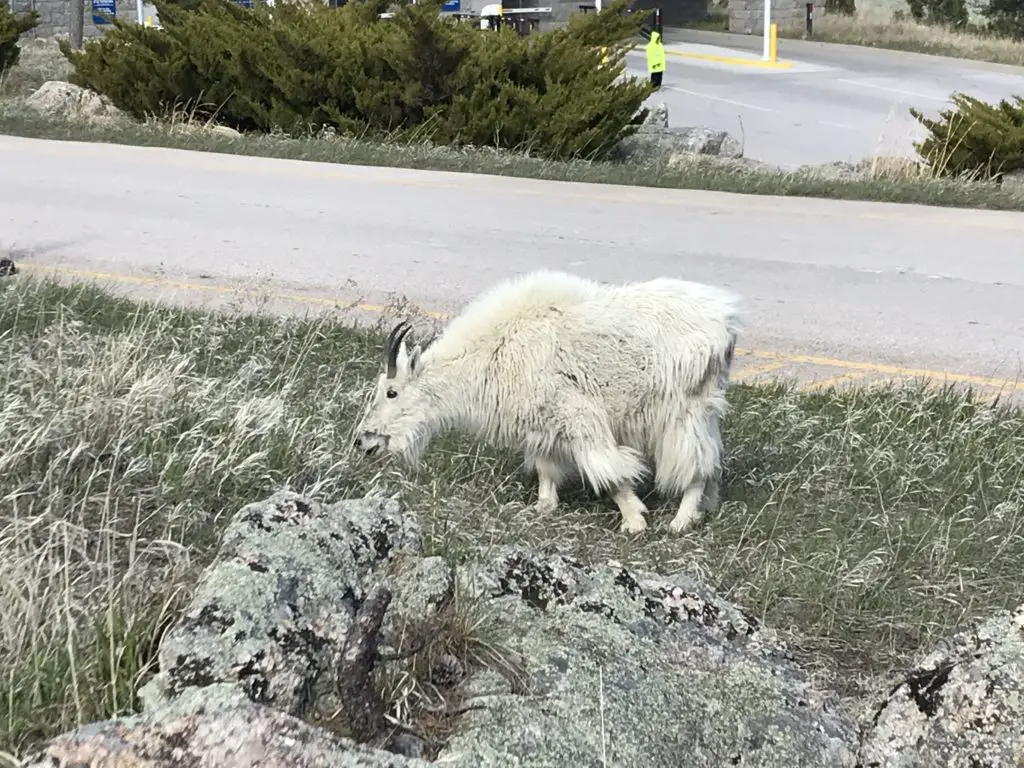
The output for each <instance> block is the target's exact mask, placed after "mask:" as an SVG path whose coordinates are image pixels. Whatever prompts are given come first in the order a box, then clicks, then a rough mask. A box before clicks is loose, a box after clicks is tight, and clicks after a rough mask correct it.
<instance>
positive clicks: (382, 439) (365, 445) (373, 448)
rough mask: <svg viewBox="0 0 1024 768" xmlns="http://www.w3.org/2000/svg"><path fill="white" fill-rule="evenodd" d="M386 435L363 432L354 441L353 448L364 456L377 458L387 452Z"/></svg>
mask: <svg viewBox="0 0 1024 768" xmlns="http://www.w3.org/2000/svg"><path fill="white" fill-rule="evenodd" d="M387 447H388V437H387V435H379V434H377V433H376V432H363V433H362V434H361V435H359V436H358V437H357V438H356V440H355V448H356V450H358V451H362V452H363V453H364V454H365V455H366V456H370V457H372V456H377V455H379V454H381V453H383V452H384V451H385V450H387Z"/></svg>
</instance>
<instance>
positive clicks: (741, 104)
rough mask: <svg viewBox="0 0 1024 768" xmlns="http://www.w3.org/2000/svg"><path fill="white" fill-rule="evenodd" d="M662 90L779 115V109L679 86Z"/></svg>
mask: <svg viewBox="0 0 1024 768" xmlns="http://www.w3.org/2000/svg"><path fill="white" fill-rule="evenodd" d="M661 87H662V88H664V89H666V90H669V91H676V92H677V93H686V94H689V95H690V96H696V97H697V98H699V99H708V100H709V101H720V102H722V103H723V104H732V105H733V106H734V107H743V109H753V110H756V111H757V112H771V113H777V112H778V111H779V110H777V109H769V108H768V107H759V106H757V105H756V104H747V103H746V102H745V101H735V100H733V99H726V98H723V97H721V96H709V95H708V94H706V93H698V92H697V91H688V90H687V89H685V88H680V87H679V86H678V85H663V86H661Z"/></svg>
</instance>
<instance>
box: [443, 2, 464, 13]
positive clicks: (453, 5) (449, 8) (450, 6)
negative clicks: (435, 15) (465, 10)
mask: <svg viewBox="0 0 1024 768" xmlns="http://www.w3.org/2000/svg"><path fill="white" fill-rule="evenodd" d="M460 10H462V0H446V1H445V2H444V3H442V4H441V13H445V12H447V13H458V12H459V11H460Z"/></svg>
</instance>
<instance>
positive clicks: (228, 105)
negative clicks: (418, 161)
mask: <svg viewBox="0 0 1024 768" xmlns="http://www.w3.org/2000/svg"><path fill="white" fill-rule="evenodd" d="M624 5H625V0H618V2H616V3H615V4H614V5H612V6H611V7H609V8H607V9H606V10H604V11H602V12H601V13H599V14H586V15H584V14H577V15H575V16H574V18H572V20H571V21H570V23H569V24H568V25H567V26H566V27H564V28H561V29H557V30H552V31H549V32H543V33H535V34H533V35H530V36H528V37H519V36H518V35H517V34H516V33H515V32H514V31H512V30H511V29H501V30H499V31H482V30H480V29H479V28H478V27H476V26H474V25H471V24H466V23H458V22H455V21H454V20H451V19H446V18H443V17H442V16H441V15H440V13H439V9H440V0H425V1H424V2H419V3H417V4H416V5H405V6H403V7H400V8H399V9H398V10H397V11H395V15H394V16H393V17H392V18H390V19H380V18H378V14H379V12H380V11H382V10H383V9H384V7H385V3H384V2H376V1H374V2H351V3H348V4H347V5H345V6H342V7H341V8H329V7H326V6H322V5H320V4H318V3H316V4H314V3H309V4H300V3H298V2H288V1H285V2H278V3H276V4H275V6H274V7H273V8H267V7H264V6H262V5H261V4H259V3H255V4H254V6H253V7H252V8H251V9H247V8H243V7H241V6H239V5H237V4H235V3H234V2H231V0H156V6H157V12H158V14H159V17H160V23H161V25H162V27H163V28H162V29H154V28H146V27H142V26H139V25H136V24H127V23H123V22H121V21H119V20H115V21H114V23H113V29H111V30H110V31H109V32H108V33H107V34H106V35H104V36H103V37H101V38H98V39H95V40H90V41H89V42H87V43H86V45H85V46H84V48H83V49H82V50H81V51H77V52H74V51H71V49H70V48H69V47H68V46H67V45H66V44H64V43H62V44H61V50H62V52H63V53H64V55H65V56H66V57H67V58H68V60H69V61H70V62H71V63H72V64H73V65H74V67H75V72H74V74H73V75H72V77H71V81H72V82H73V83H75V84H77V85H81V86H84V87H88V88H90V89H92V90H94V91H97V92H98V93H102V94H104V95H106V96H107V97H109V98H110V99H111V101H112V102H113V103H114V104H115V105H117V106H118V107H120V108H121V109H123V110H125V111H126V112H128V113H129V114H131V115H133V116H135V117H137V118H143V117H146V116H149V115H157V116H164V115H167V114H168V112H169V111H171V110H173V109H175V108H181V107H186V106H187V107H188V109H189V110H190V111H194V112H195V114H197V115H198V116H199V117H201V118H204V119H205V118H209V117H214V118H215V119H216V120H217V122H220V123H222V124H224V125H228V126H231V127H233V128H236V129H238V130H240V131H243V132H245V131H263V132H269V131H274V130H278V131H283V132H285V133H287V134H292V135H294V134H300V133H308V132H310V131H313V132H316V131H319V130H322V129H323V128H327V127H329V128H333V129H335V130H337V131H339V132H341V133H359V134H363V135H367V134H369V135H375V134H378V135H379V134H385V133H389V134H396V133H397V134H399V135H405V136H409V137H412V136H416V137H419V138H426V139H430V140H432V141H434V142H436V143H442V144H455V145H459V144H471V145H477V146H495V147H500V148H517V149H528V150H530V151H532V152H533V153H535V154H537V155H540V156H543V157H548V158H558V159H565V158H575V157H601V156H603V155H604V154H605V153H606V152H607V151H608V150H609V149H611V147H612V146H613V145H614V144H616V143H617V142H618V141H619V140H621V139H622V138H623V137H624V136H627V135H629V134H630V133H632V132H634V131H635V130H636V127H635V124H634V116H635V115H636V114H637V113H638V112H639V111H640V110H641V105H642V104H643V101H644V99H645V98H646V97H647V96H648V95H649V93H650V92H651V90H650V85H649V83H648V82H647V81H646V80H632V79H629V80H623V81H621V82H617V78H618V76H619V75H620V74H621V73H622V71H623V69H624V66H625V65H624V57H625V53H626V51H627V50H628V49H629V48H630V47H631V46H632V44H633V42H634V41H635V40H636V38H637V34H638V30H639V28H640V26H641V24H642V23H643V20H644V18H646V15H647V14H641V13H635V14H625V13H622V12H621V11H622V7H623V6H624ZM602 46H604V47H606V49H607V50H606V54H607V55H608V61H607V63H606V64H605V66H600V64H601V55H602V54H601V52H600V51H599V48H601V47H602Z"/></svg>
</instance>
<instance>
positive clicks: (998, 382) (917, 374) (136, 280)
mask: <svg viewBox="0 0 1024 768" xmlns="http://www.w3.org/2000/svg"><path fill="white" fill-rule="evenodd" d="M17 266H18V269H19V270H21V269H25V270H28V271H38V272H50V273H53V274H54V275H63V276H66V277H77V278H81V279H85V280H94V281H100V282H112V283H123V284H126V285H141V286H148V287H152V288H174V289H178V290H182V291H200V292H205V293H210V294H215V295H221V296H229V295H235V296H237V295H245V296H253V297H256V298H260V299H264V300H268V299H269V300H274V301H286V302H293V303H296V304H311V305H319V306H324V307H331V308H334V309H348V310H353V309H354V310H359V311H362V312H372V313H376V314H384V313H386V312H388V311H390V309H391V308H389V307H386V306H384V305H381V304H364V303H351V302H346V301H344V300H342V299H328V298H323V297H320V296H302V295H300V294H289V293H277V292H274V291H267V290H260V289H253V288H241V287H237V288H234V287H231V286H225V285H215V284H203V283H190V282H184V281H181V280H169V279H166V278H162V277H144V276H140V275H124V274H120V273H117V272H98V271H93V270H83V269H70V268H67V267H56V266H49V265H46V264H30V263H29V264H26V263H24V262H19V263H18V265H17ZM411 312H412V313H413V314H417V315H419V316H421V317H425V318H430V319H433V320H448V319H450V318H451V317H452V315H451V314H450V313H447V312H437V311H432V310H422V309H418V308H417V309H415V310H411ZM736 355H737V357H752V358H756V359H760V360H765V361H770V362H766V363H765V365H763V366H758V367H755V368H753V369H748V370H747V371H738V372H737V373H738V374H740V375H743V374H746V375H755V374H756V373H758V372H767V371H768V370H777V369H779V368H783V367H785V366H786V365H814V366H823V367H827V368H839V369H840V370H844V371H849V372H852V373H860V374H862V376H867V375H868V374H884V375H888V376H892V377H895V378H922V379H929V380H937V381H944V382H955V383H959V384H973V385H975V386H979V387H994V388H998V389H1003V390H1008V391H1011V392H1013V391H1024V381H1012V380H1010V379H996V378H990V377H987V376H974V375H970V374H964V373H949V372H946V371H934V370H929V369H927V368H904V367H902V366H897V365H885V364H883V363H865V362H859V361H856V360H842V359H839V358H833V357H819V356H817V355H798V354H788V353H781V352H772V351H769V350H759V349H744V348H739V347H737V349H736ZM862 376H858V377H857V378H861V377H862ZM847 377H849V375H847ZM826 381H828V380H826Z"/></svg>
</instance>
